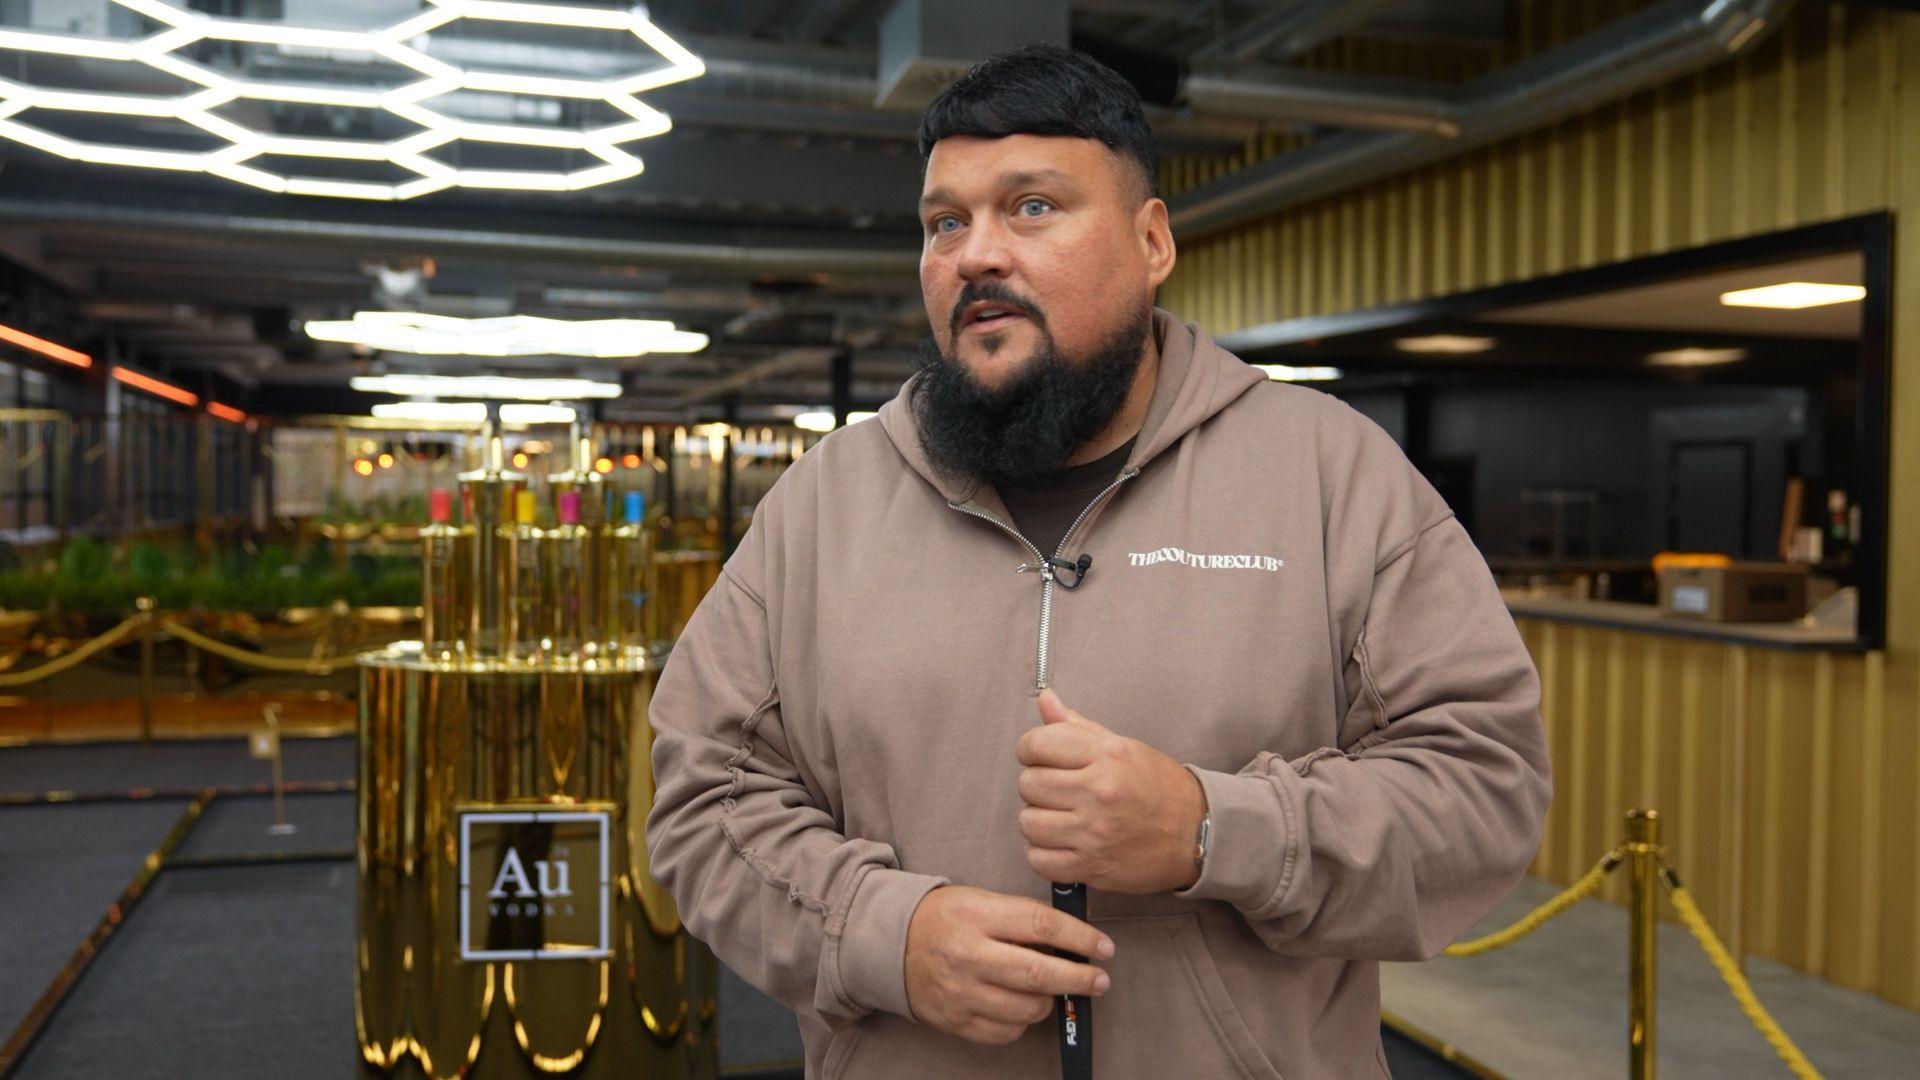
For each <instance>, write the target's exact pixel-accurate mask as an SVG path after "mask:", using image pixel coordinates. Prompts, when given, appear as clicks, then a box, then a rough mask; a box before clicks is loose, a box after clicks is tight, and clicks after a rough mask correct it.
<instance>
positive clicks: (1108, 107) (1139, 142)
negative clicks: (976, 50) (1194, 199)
mask: <svg viewBox="0 0 1920 1080" xmlns="http://www.w3.org/2000/svg"><path fill="white" fill-rule="evenodd" d="M951 135H971V136H975V137H977V138H983V139H1001V138H1005V137H1006V136H1008V135H1070V136H1074V137H1077V138H1082V139H1096V140H1098V141H1100V142H1101V143H1103V144H1105V145H1106V147H1107V148H1108V149H1109V150H1112V151H1113V152H1114V153H1116V154H1119V155H1121V156H1122V157H1126V158H1129V159H1131V160H1132V161H1133V162H1134V163H1135V164H1137V165H1138V166H1139V167H1140V173H1141V177H1142V179H1143V180H1145V181H1146V191H1147V197H1148V198H1151V197H1153V196H1154V195H1157V194H1159V190H1160V184H1159V176H1158V173H1159V168H1160V149H1159V145H1158V144H1157V143H1155V142H1154V139H1153V129H1152V128H1151V127H1149V126H1147V115H1146V112H1145V110H1144V109H1142V108H1141V105H1140V92H1139V91H1138V90H1136V89H1134V87H1133V84H1132V83H1129V82H1128V81H1127V80H1125V79H1123V78H1121V77H1120V75H1119V74H1118V73H1117V72H1115V71H1114V70H1113V69H1112V68H1110V67H1108V66H1106V65H1105V64H1102V63H1101V62H1100V61H1098V60H1095V59H1094V58H1093V57H1091V56H1088V55H1087V54H1085V53H1082V52H1075V51H1074V50H1072V49H1068V48H1065V47H1063V46H1060V45H1023V46H1021V47H1020V48H1018V49H1013V50H1011V51H1009V52H1003V53H1001V54H999V55H998V56H993V57H989V58H988V59H986V60H983V61H981V62H980V63H978V64H975V65H974V66H973V68H972V69H971V70H969V71H968V72H967V73H966V74H965V75H962V76H960V78H959V79H958V80H956V81H955V82H954V83H953V85H952V86H949V87H947V88H946V89H945V90H943V91H941V93H940V96H939V97H937V98H935V99H934V100H933V104H931V105H929V106H927V111H926V115H924V116H922V117H921V118H920V160H921V161H922V162H923V163H924V162H925V161H926V160H927V158H928V156H929V155H931V154H932V153H933V144H934V143H937V142H939V141H940V140H941V139H944V138H947V137H948V136H951Z"/></svg>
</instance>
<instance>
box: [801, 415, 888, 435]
mask: <svg viewBox="0 0 1920 1080" xmlns="http://www.w3.org/2000/svg"><path fill="white" fill-rule="evenodd" d="M878 415H880V414H879V413H872V412H850V413H848V414H847V423H848V424H850V425H851V424H857V423H859V422H860V421H862V420H871V419H873V418H874V417H876V416H878ZM793 426H794V427H797V428H799V429H800V430H801V431H832V430H833V428H834V423H833V414H832V413H830V412H803V413H801V414H800V415H799V416H796V417H794V418H793Z"/></svg>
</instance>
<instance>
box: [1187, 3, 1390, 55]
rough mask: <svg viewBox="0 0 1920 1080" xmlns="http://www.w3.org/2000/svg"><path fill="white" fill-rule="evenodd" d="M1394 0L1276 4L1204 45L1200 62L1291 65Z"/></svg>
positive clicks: (1199, 50) (1200, 49)
mask: <svg viewBox="0 0 1920 1080" xmlns="http://www.w3.org/2000/svg"><path fill="white" fill-rule="evenodd" d="M1390 2H1392V0H1299V2H1296V3H1291V4H1275V5H1273V6H1272V7H1270V8H1268V9H1267V10H1266V11H1263V12H1261V13H1260V14H1259V15H1256V16H1254V17H1253V18H1252V19H1249V20H1247V21H1246V22H1245V23H1243V24H1241V25H1240V26H1237V27H1235V28H1234V29H1232V30H1230V31H1227V32H1226V33H1224V34H1221V35H1220V36H1219V37H1217V38H1214V39H1213V40H1212V41H1209V42H1207V43H1206V44H1205V45H1202V46H1201V47H1200V48H1199V49H1198V50H1196V51H1195V53H1194V59H1195V60H1196V61H1200V62H1206V61H1216V62H1225V63H1235V64H1250V63H1253V62H1255V61H1257V60H1260V59H1262V58H1265V59H1268V60H1290V59H1292V58H1294V57H1296V56H1300V55H1302V54H1304V53H1309V52H1312V51H1313V50H1314V49H1315V48H1317V47H1319V46H1320V45H1323V44H1325V43H1326V42H1329V41H1332V40H1333V39H1334V38H1337V37H1339V36H1340V35H1341V34H1344V33H1346V32H1347V31H1348V30H1351V29H1352V28H1354V27H1356V26H1358V25H1360V24H1361V23H1363V22H1365V21H1367V19H1368V18H1370V17H1371V16H1372V15H1373V13H1374V12H1376V11H1378V10H1380V9H1381V8H1383V7H1386V6H1387V4H1388V3H1390Z"/></svg>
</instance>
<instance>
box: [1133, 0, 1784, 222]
mask: <svg viewBox="0 0 1920 1080" xmlns="http://www.w3.org/2000/svg"><path fill="white" fill-rule="evenodd" d="M1792 7H1793V3H1792V0H1710V2H1706V0H1671V2H1669V3H1665V4H1661V5H1659V6H1657V7H1652V8H1648V9H1646V10H1644V11H1641V12H1638V13H1636V14H1634V15H1630V16H1628V17H1626V18H1623V19H1620V20H1618V21H1616V22H1614V23H1611V24H1609V25H1607V26H1604V27H1602V28H1600V29H1598V30H1595V31H1593V32H1592V33H1590V34H1587V35H1585V36H1584V37H1581V38H1579V39H1577V40H1575V41H1572V42H1569V43H1567V44H1565V45H1562V46H1560V47H1559V48H1556V49H1552V50H1549V51H1547V52H1544V53H1541V54H1540V55H1538V56H1535V57H1533V58H1531V59H1528V60H1524V61H1521V62H1520V63H1517V64H1514V65H1512V66H1510V67H1507V68H1503V69H1501V70H1499V71H1496V72H1493V73H1491V74H1488V75H1484V76H1482V77H1480V78H1478V79H1475V80H1474V81H1472V82H1470V83H1468V84H1467V85H1466V86H1465V87H1464V88H1463V92H1462V94H1461V95H1460V98H1459V101H1458V104H1457V106H1456V107H1455V112H1454V116H1455V117H1457V120H1458V123H1459V134H1458V136H1457V137H1456V138H1453V139H1436V138H1434V137H1432V136H1430V135H1423V134H1418V133H1415V132H1407V131H1400V132H1387V133H1380V132H1347V133H1343V134H1339V135H1333V136H1329V137H1327V138H1323V139H1320V140H1318V141H1316V142H1314V143H1312V144H1311V145H1309V146H1306V147H1304V148H1302V149H1300V150H1295V151H1292V152H1290V153H1286V154H1281V155H1279V156H1278V157H1274V158H1271V159H1269V160H1267V161H1264V162H1261V163H1259V164H1256V165H1252V166H1249V167H1247V168H1245V169H1242V170H1240V171H1239V172H1236V173H1234V174H1232V175H1230V176H1227V177H1225V178H1223V179H1220V180H1216V181H1213V182H1212V183H1208V184H1203V185H1201V186H1200V187H1198V188H1195V189H1194V190H1192V191H1189V192H1187V193H1186V194H1184V195H1182V196H1180V197H1178V198H1176V199H1174V200H1172V204H1171V207H1170V209H1171V214H1170V218H1171V222H1172V225H1173V229H1174V233H1175V235H1177V236H1179V237H1180V238H1182V239H1191V238H1193V237H1196V236H1204V235H1206V234H1208V233H1212V232H1218V231H1219V230H1221V229H1225V228H1230V227H1232V226H1234V225H1238V224H1240V223H1242V222H1246V221H1250V220H1253V219H1255V218H1258V217H1262V216H1264V215H1266V214H1270V213H1273V212H1274V211H1276V210H1281V209H1284V208H1286V207H1289V206H1295V205H1298V204H1300V203H1303V202H1306V201H1308V200H1310V199H1314V198H1318V197H1320V196H1322V195H1326V194H1329V193H1331V192H1335V191H1340V190H1344V189H1347V188H1351V187H1354V186H1356V185H1358V184H1364V183H1367V182H1369V181H1372V180H1377V179H1380V178H1382V177H1386V176H1391V175H1394V174H1396V173H1399V172H1403V171H1405V170H1407V169H1411V168H1415V167H1417V166H1420V165H1425V164H1427V163H1429V162H1432V161H1436V160H1439V159H1441V158H1445V157H1451V156H1453V155H1455V154H1459V153H1461V152H1463V151H1466V150H1470V149H1473V148H1474V147H1477V146H1483V145H1485V144H1487V143H1490V142H1494V141H1497V140H1499V139H1503V138H1506V137H1507V136H1509V135H1515V134H1519V133H1521V132H1525V131H1531V130H1535V129H1537V128H1540V127H1543V126H1545V125H1547V124H1551V123H1553V122H1555V121H1558V120H1561V119H1564V118H1566V117H1568V116H1572V115H1575V114H1577V113H1579V112H1582V111H1584V110H1586V109H1591V108H1595V107H1597V106H1600V105H1603V104H1605V103H1607V102H1609V101H1614V100H1617V99H1619V98H1622V97H1625V96H1627V95H1629V94H1632V93H1634V92H1636V91H1639V90H1644V89H1646V88H1648V87H1651V86H1657V85H1659V84H1661V83H1665V82H1668V81H1670V80H1672V79H1674V78H1677V77H1679V76H1681V75H1686V74H1690V73H1692V72H1694V71H1698V70H1700V69H1702V68H1704V67H1708V66H1710V65H1712V64H1715V63H1718V62H1719V61H1722V60H1726V59H1729V58H1731V57H1733V56H1736V55H1738V54H1740V53H1742V52H1744V51H1747V50H1749V49H1752V48H1753V47H1754V46H1755V45H1756V44H1757V43H1758V42H1760V41H1761V40H1763V39H1764V38H1765V36H1766V35H1767V34H1769V33H1771V32H1772V31H1773V30H1774V29H1776V28H1777V27H1778V26H1779V25H1780V24H1781V23H1782V22H1783V21H1784V20H1785V18H1786V16H1787V14H1788V12H1789V11H1791V10H1792Z"/></svg>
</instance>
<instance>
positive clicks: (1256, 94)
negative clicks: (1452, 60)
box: [1181, 68, 1460, 139]
mask: <svg viewBox="0 0 1920 1080" xmlns="http://www.w3.org/2000/svg"><path fill="white" fill-rule="evenodd" d="M1181 91H1182V93H1183V95H1184V97H1185V100H1186V102H1187V104H1188V105H1189V106H1191V107H1192V108H1193V109H1194V110H1196V111H1198V112H1202V113H1207V114H1211V115H1219V116H1240V117H1246V118H1250V119H1258V120H1265V121H1275V120H1279V121H1292V122H1296V123H1309V124H1324V125H1327V126H1329V127H1341V128H1365V129H1369V130H1378V131H1411V132H1417V133H1420V134H1424V135H1437V136H1440V137H1442V138H1449V139H1450V138H1455V137H1457V136H1458V135H1459V134H1460V120H1459V118H1458V117H1457V116H1456V115H1455V111H1456V110H1455V107H1454V103H1453V101H1452V100H1451V98H1449V97H1447V96H1446V95H1445V92H1444V91H1440V90H1436V89H1434V88H1432V87H1430V86H1427V85H1424V84H1421V83H1414V82H1408V81H1406V80H1389V79H1374V78H1365V77H1347V76H1341V75H1334V74H1329V73H1325V72H1317V71H1304V70H1297V69H1292V68H1258V69H1249V68H1238V69H1232V70H1213V71H1208V70H1200V71H1194V72H1192V73H1191V74H1189V75H1188V76H1187V77H1186V81H1185V82H1184V83H1183V84H1182V87H1181Z"/></svg>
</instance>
